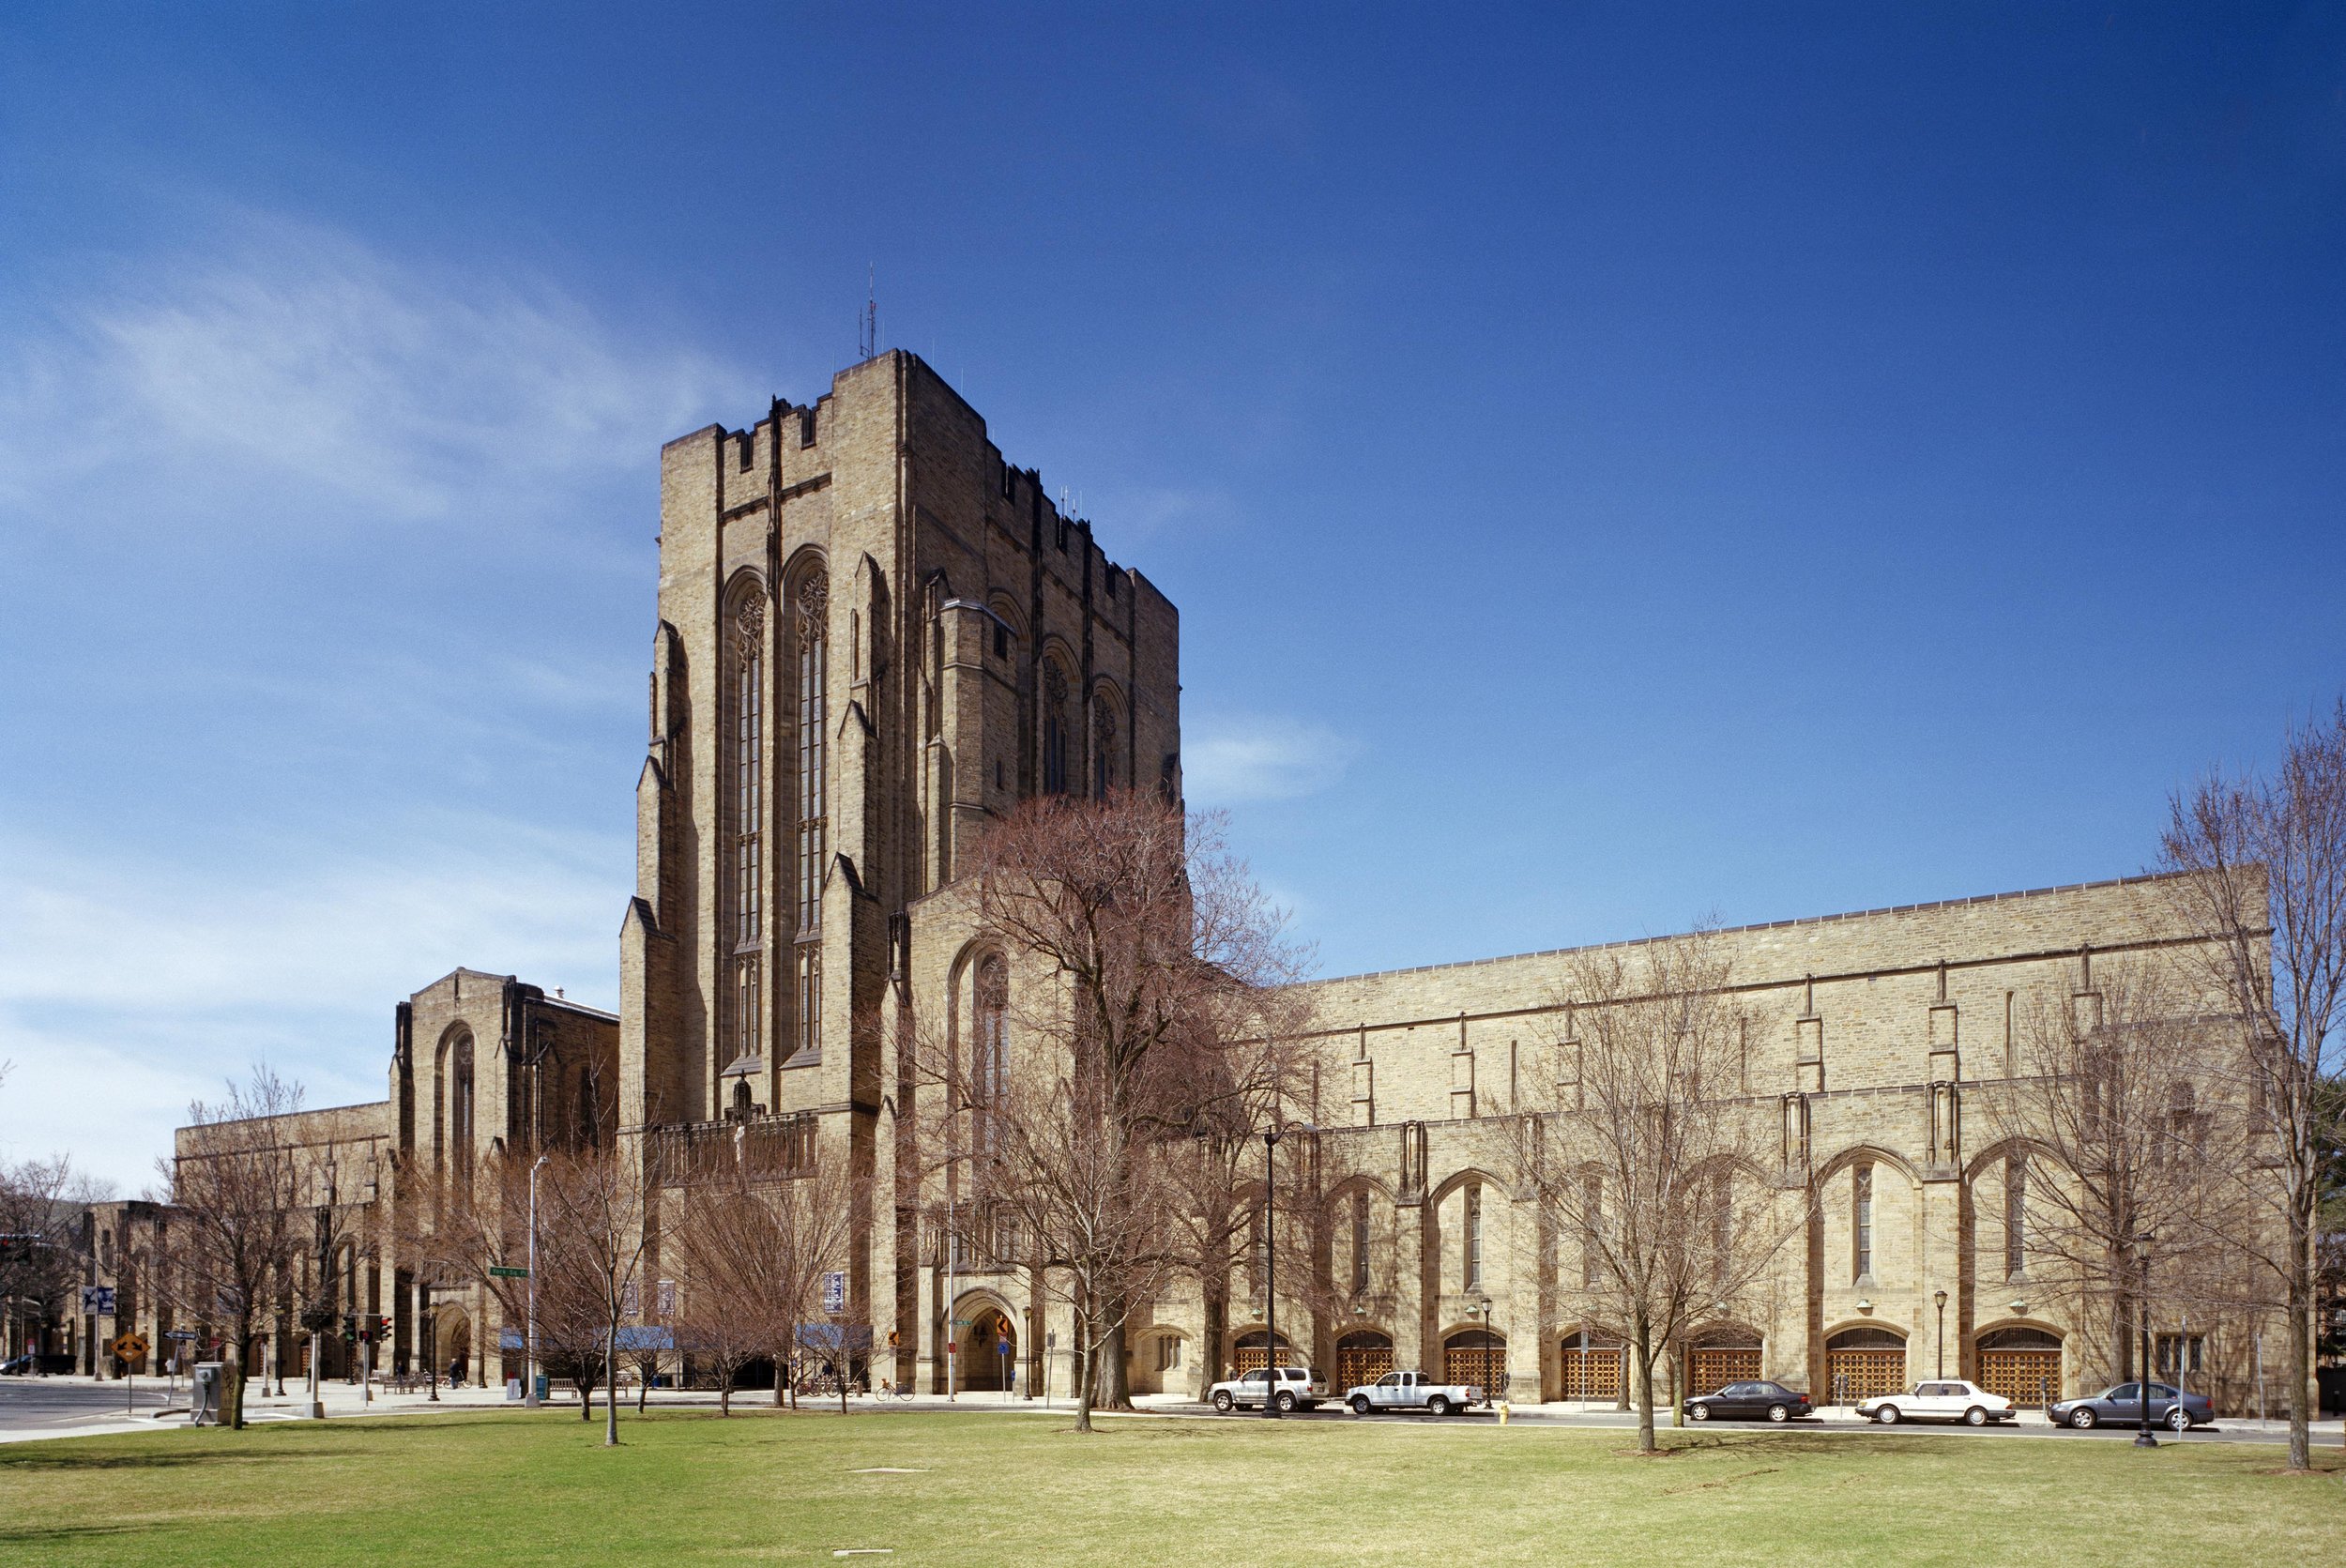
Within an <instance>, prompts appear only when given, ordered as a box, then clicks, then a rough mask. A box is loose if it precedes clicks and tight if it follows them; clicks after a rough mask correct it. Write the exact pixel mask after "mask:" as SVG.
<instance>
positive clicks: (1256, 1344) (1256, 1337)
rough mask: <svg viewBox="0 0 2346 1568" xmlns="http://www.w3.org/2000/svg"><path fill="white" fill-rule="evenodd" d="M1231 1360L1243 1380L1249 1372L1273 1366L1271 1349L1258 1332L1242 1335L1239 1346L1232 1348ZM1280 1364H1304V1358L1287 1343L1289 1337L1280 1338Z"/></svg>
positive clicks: (1282, 1336) (1283, 1335)
mask: <svg viewBox="0 0 2346 1568" xmlns="http://www.w3.org/2000/svg"><path fill="white" fill-rule="evenodd" d="M1231 1359H1232V1360H1233V1361H1234V1362H1236V1364H1237V1366H1238V1375H1239V1376H1240V1377H1242V1378H1243V1377H1245V1376H1246V1374H1248V1373H1249V1372H1257V1371H1260V1370H1261V1369H1262V1368H1264V1367H1266V1366H1269V1365H1270V1364H1271V1355H1270V1347H1269V1344H1268V1342H1267V1341H1265V1339H1264V1338H1263V1335H1262V1332H1261V1331H1260V1330H1257V1331H1256V1332H1253V1333H1251V1334H1243V1335H1241V1336H1240V1338H1239V1342H1238V1344H1237V1345H1236V1346H1234V1347H1232V1348H1231ZM1279 1364H1280V1365H1281V1366H1301V1365H1302V1364H1303V1363H1302V1358H1300V1357H1299V1356H1297V1355H1296V1353H1295V1347H1293V1346H1292V1345H1289V1344H1288V1343H1287V1335H1285V1334H1281V1335H1280V1336H1279Z"/></svg>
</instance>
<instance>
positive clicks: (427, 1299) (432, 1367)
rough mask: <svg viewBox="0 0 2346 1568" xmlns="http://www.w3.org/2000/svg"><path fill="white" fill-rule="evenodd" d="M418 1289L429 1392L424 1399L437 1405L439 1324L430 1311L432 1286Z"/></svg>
mask: <svg viewBox="0 0 2346 1568" xmlns="http://www.w3.org/2000/svg"><path fill="white" fill-rule="evenodd" d="M420 1288H421V1289H422V1291H423V1378H424V1386H425V1387H426V1388H428V1389H429V1390H431V1393H429V1394H428V1395H427V1396H426V1397H427V1398H428V1399H429V1400H430V1402H431V1403H433V1404H434V1405H437V1404H438V1403H439V1402H440V1323H439V1317H438V1315H437V1314H435V1313H434V1312H433V1310H432V1286H429V1285H426V1286H421V1287H420Z"/></svg>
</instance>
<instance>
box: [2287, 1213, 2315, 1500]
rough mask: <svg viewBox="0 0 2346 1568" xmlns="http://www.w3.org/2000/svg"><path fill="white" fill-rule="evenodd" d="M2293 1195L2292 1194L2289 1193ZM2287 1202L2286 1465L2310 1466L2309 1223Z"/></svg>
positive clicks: (2311, 1447) (2311, 1325) (2310, 1340)
mask: <svg viewBox="0 0 2346 1568" xmlns="http://www.w3.org/2000/svg"><path fill="white" fill-rule="evenodd" d="M2296 1210H2297V1206H2296V1205H2295V1204H2294V1203H2293V1204H2292V1205H2291V1213H2290V1216H2289V1260H2290V1270H2289V1468H2290V1469H2293V1470H2303V1469H2312V1467H2313V1420H2312V1415H2311V1412H2310V1411H2308V1409H2307V1408H2306V1401H2307V1400H2308V1397H2311V1393H2310V1391H2311V1389H2312V1386H2313V1381H2314V1377H2313V1362H2312V1357H2311V1352H2312V1349H2313V1289H2312V1286H2313V1281H2312V1263H2313V1227H2312V1226H2311V1225H2308V1224H2306V1223H2305V1220H2304V1218H2303V1216H2302V1215H2301V1214H2299V1213H2298V1212H2297V1211H2296Z"/></svg>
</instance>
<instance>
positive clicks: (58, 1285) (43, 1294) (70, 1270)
mask: <svg viewBox="0 0 2346 1568" xmlns="http://www.w3.org/2000/svg"><path fill="white" fill-rule="evenodd" d="M102 1196H103V1193H102V1191H101V1189H100V1188H99V1184H98V1183H96V1182H93V1181H92V1180H89V1179H88V1178H85V1177H84V1176H82V1175H80V1174H79V1173H78V1172H76V1171H75V1170H74V1168H73V1162H72V1160H71V1159H70V1158H69V1157H68V1156H66V1155H63V1154H59V1155H56V1156H54V1157H53V1158H51V1159H47V1160H25V1161H23V1162H21V1163H19V1164H16V1165H5V1164H0V1299H4V1300H6V1301H7V1302H8V1307H9V1312H10V1314H11V1316H12V1317H16V1319H17V1320H19V1321H23V1320H24V1319H25V1318H27V1317H29V1318H30V1319H31V1320H32V1321H33V1322H35V1323H37V1324H38V1327H39V1329H40V1330H46V1329H48V1328H50V1327H52V1326H53V1325H55V1324H58V1323H62V1322H64V1321H65V1320H66V1319H67V1318H68V1317H70V1316H71V1315H72V1311H73V1292H74V1289H75V1287H76V1286H78V1285H79V1284H80V1281H81V1277H82V1269H83V1264H84V1261H85V1259H84V1254H83V1251H82V1248H83V1232H82V1216H83V1214H84V1213H85V1212H86V1211H87V1210H88V1208H89V1206H90V1204H92V1203H94V1202H98V1201H100V1200H101V1198H102Z"/></svg>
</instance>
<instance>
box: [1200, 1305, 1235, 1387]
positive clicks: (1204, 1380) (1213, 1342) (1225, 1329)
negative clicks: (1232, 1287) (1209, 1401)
mask: <svg viewBox="0 0 2346 1568" xmlns="http://www.w3.org/2000/svg"><path fill="white" fill-rule="evenodd" d="M1229 1327H1230V1306H1229V1297H1228V1294H1227V1289H1226V1286H1217V1287H1215V1288H1212V1289H1210V1290H1208V1291H1207V1293H1206V1321H1205V1333H1204V1335H1203V1336H1202V1338H1201V1340H1200V1342H1199V1344H1198V1347H1197V1355H1198V1361H1197V1364H1196V1372H1197V1393H1198V1395H1199V1397H1201V1398H1202V1397H1203V1396H1204V1394H1205V1392H1206V1389H1207V1388H1208V1386H1209V1385H1211V1384H1212V1383H1214V1382H1216V1381H1218V1380H1219V1379H1218V1378H1217V1376H1216V1370H1215V1369H1216V1368H1218V1367H1220V1366H1221V1364H1222V1343H1223V1340H1224V1339H1225V1338H1226V1336H1227V1335H1228V1333H1229Z"/></svg>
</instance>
